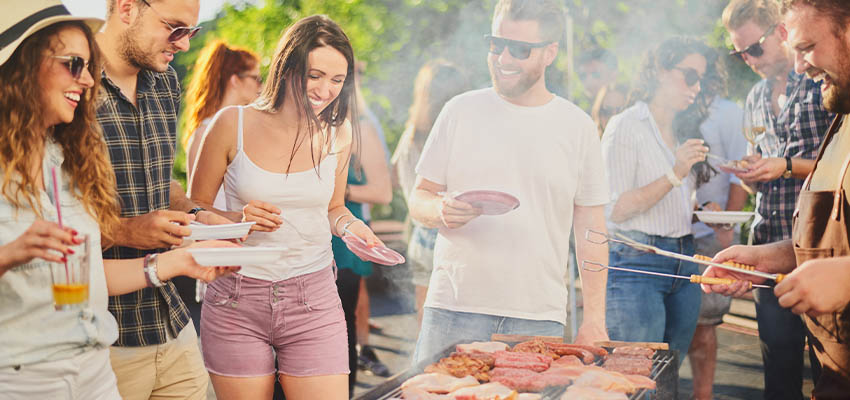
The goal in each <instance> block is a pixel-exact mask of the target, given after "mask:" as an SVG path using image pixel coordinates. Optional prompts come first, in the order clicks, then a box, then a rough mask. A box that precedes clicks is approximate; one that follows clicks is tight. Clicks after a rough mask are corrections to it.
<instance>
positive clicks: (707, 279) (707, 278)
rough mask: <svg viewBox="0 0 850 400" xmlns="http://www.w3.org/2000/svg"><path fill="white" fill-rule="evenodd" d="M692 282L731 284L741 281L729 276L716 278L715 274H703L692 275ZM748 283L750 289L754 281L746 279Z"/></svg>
mask: <svg viewBox="0 0 850 400" xmlns="http://www.w3.org/2000/svg"><path fill="white" fill-rule="evenodd" d="M691 282H693V283H704V284H706V285H731V284H733V283H735V282H741V281H739V280H736V279H729V278H715V277H713V276H702V275H691ZM744 282H745V283H746V284H747V287H748V289H752V288H753V283H752V282H750V281H744Z"/></svg>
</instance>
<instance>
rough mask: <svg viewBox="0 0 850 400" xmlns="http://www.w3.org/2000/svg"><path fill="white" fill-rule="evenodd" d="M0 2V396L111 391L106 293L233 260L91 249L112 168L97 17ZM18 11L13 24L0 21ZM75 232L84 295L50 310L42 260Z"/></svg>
mask: <svg viewBox="0 0 850 400" xmlns="http://www.w3.org/2000/svg"><path fill="white" fill-rule="evenodd" d="M2 11H3V16H2V17H0V31H2V32H13V33H12V35H11V36H7V38H9V39H10V41H9V42H7V43H6V44H4V45H3V46H1V47H0V108H2V109H3V110H4V112H3V113H2V114H0V126H3V127H4V128H3V129H2V130H0V175H2V176H3V178H2V179H0V319H2V320H3V329H2V330H0V342H2V343H3V346H2V349H0V397H2V398H3V399H15V400H17V399H20V400H24V399H27V400H28V399H60V398H61V399H80V400H82V399H86V400H88V399H93V400H117V399H120V398H121V395H120V394H119V392H118V386H117V382H116V379H115V374H114V373H113V371H112V367H111V365H110V362H109V345H110V344H112V343H113V342H114V341H115V340H116V339H117V338H118V325H117V323H116V321H115V318H114V317H113V316H112V314H110V313H109V310H108V309H107V303H108V295H118V294H122V293H128V292H133V291H136V290H139V289H141V288H144V287H150V286H151V285H152V282H153V281H151V279H150V278H151V276H153V277H154V281H156V282H159V281H167V280H169V279H171V278H172V277H174V276H176V275H178V274H186V275H190V276H192V277H194V278H203V279H214V278H215V277H217V276H220V275H222V274H225V273H229V272H230V271H232V270H235V268H221V269H219V268H215V269H212V268H204V267H201V266H199V265H198V264H196V263H195V261H194V259H193V258H192V257H191V256H190V255H189V253H188V251H187V250H186V249H178V250H173V251H169V252H166V253H162V254H158V255H157V256H156V257H146V258H136V259H127V260H103V259H102V258H101V254H100V247H101V244H104V245H107V246H108V245H109V243H111V240H112V238H113V235H114V234H115V230H116V229H117V225H118V203H117V200H116V198H117V196H116V191H115V175H114V173H113V172H112V168H111V165H110V163H109V156H108V154H107V150H106V146H105V145H104V143H103V139H102V136H101V131H100V128H99V126H98V124H97V122H96V119H95V106H96V103H97V101H98V99H97V85H98V84H99V82H100V74H99V72H100V71H101V68H102V63H101V60H102V58H101V56H100V54H99V50H98V48H97V45H96V44H95V39H94V33H93V31H97V30H99V29H100V27H101V25H102V24H103V20H100V19H94V18H78V17H74V16H72V15H70V14H69V13H68V10H67V9H66V8H65V7H64V6H63V5H62V3H61V2H60V1H58V0H33V1H29V2H26V3H21V4H20V5H17V6H15V7H12V8H8V7H3V9H2ZM23 21H26V23H27V25H26V27H25V29H23V30H20V31H10V29H12V27H14V26H15V25H16V24H19V23H22V22H23ZM53 170H55V171H56V175H57V177H58V178H61V179H58V181H57V184H58V187H57V188H56V192H54V191H53V190H51V186H52V185H51V181H52V179H51V178H52V176H53V175H52V171H53ZM55 194H58V195H59V199H57V198H56V197H54V195H55ZM60 199H61V200H60ZM57 201H59V202H60V203H61V222H62V223H64V228H63V227H62V225H60V218H59V212H58V209H59V208H60V207H59V206H57V205H56V203H57ZM85 236H87V237H88V245H89V248H90V249H93V250H92V251H91V252H90V253H89V254H88V257H87V258H86V259H85V260H84V261H83V262H88V263H89V278H88V282H89V285H88V293H87V295H88V296H87V297H88V302H87V305H85V306H80V307H83V308H81V309H72V310H56V309H55V308H54V296H53V290H52V281H53V280H52V276H51V270H52V268H53V267H54V266H55V263H59V264H61V263H62V262H63V261H67V258H66V257H68V256H70V255H72V254H74V251H73V249H72V248H71V247H70V246H76V245H81V244H82V243H83V241H84V239H83V237H85ZM193 246H194V247H210V246H216V247H221V246H234V247H235V246H236V245H234V244H231V243H226V242H206V243H203V244H195V245H193ZM78 251H79V248H78ZM77 256H82V255H81V254H77ZM66 268H67V266H66ZM150 273H152V274H153V275H150ZM70 388H73V391H70Z"/></svg>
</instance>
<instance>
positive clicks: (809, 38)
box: [703, 0, 850, 400]
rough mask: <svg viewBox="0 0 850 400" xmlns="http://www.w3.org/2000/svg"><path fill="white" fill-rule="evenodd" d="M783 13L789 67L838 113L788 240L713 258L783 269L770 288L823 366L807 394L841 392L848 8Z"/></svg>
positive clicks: (846, 282) (812, 4)
mask: <svg viewBox="0 0 850 400" xmlns="http://www.w3.org/2000/svg"><path fill="white" fill-rule="evenodd" d="M782 13H783V14H784V26H783V28H784V29H783V30H782V31H781V39H782V40H784V41H785V42H786V43H787V45H788V47H789V48H790V49H793V51H794V52H795V53H796V54H795V56H794V63H795V72H796V73H798V74H803V73H805V74H806V75H807V76H808V77H809V78H813V79H815V80H816V82H815V83H816V87H818V88H819V89H820V90H819V94H821V95H822V98H823V107H824V108H826V110H827V111H829V112H832V113H837V114H838V115H837V117H836V118H835V120H834V121H833V123H832V125H831V127H830V129H829V130H828V132H827V134H826V137H825V138H824V144H823V146H821V148H820V150H819V153H818V156H817V158H816V159H815V165H814V166H813V170H812V172H811V174H810V175H809V176H808V177H807V179H806V181H807V182H808V184H806V185H804V186H803V188H802V190H801V192H800V195H799V198H798V202H797V209H796V211H795V221H794V226H793V232H792V235H791V239H789V240H783V241H781V242H774V243H768V244H763V245H759V246H734V247H732V248H730V249H728V250H726V251H724V252H721V253H720V254H718V255H717V257H715V260H716V261H718V262H722V261H724V260H735V261H738V262H742V263H747V264H749V265H753V266H755V267H756V269H757V270H759V271H764V272H769V273H783V274H788V275H787V276H786V277H785V278H784V279H783V280H782V281H781V282H779V283H778V284H777V285H776V287H775V288H774V289H773V294H774V295H776V297H777V302H778V304H779V305H780V306H782V307H784V308H785V309H787V310H790V311H791V312H793V313H794V314H799V315H804V316H805V322H806V326H807V328H808V331H809V332H808V338H809V340H810V352H812V353H815V354H816V355H817V358H818V360H819V362H820V363H821V364H822V368H823V369H822V371H821V373H820V374H819V375H818V376H817V377H816V378H815V387H814V389H813V390H812V398H813V399H829V400H831V399H846V398H847V394H848V393H850V346H848V344H847V340H846V338H847V337H848V335H850V326H849V325H850V324H848V322H847V321H848V319H847V316H848V314H850V309H848V302H850V296H848V293H850V290H848V288H850V269H848V268H847V263H848V261H850V260H848V254H850V241H848V237H850V236H848V228H847V221H846V217H845V214H846V211H847V206H846V193H847V191H848V188H850V179H848V175H847V171H848V156H850V146H848V143H850V141H848V138H850V132H848V127H850V125H848V124H847V114H848V113H850V83H848V82H850V40H848V36H847V26H848V23H850V7H848V6H847V3H846V2H845V1H840V0H828V1H811V0H808V1H800V0H785V1H783V2H782ZM838 199H845V200H841V201H838ZM839 216H840V217H839ZM705 275H707V276H719V277H734V278H736V279H746V280H749V281H752V282H753V283H764V279H761V278H758V277H753V276H752V275H742V274H737V273H734V272H731V271H726V270H717V269H714V268H709V269H708V270H707V271H706V273H705ZM703 290H706V291H711V292H719V293H724V294H727V295H735V296H739V295H742V294H743V293H745V292H746V291H747V290H748V289H747V287H746V286H744V285H742V284H735V285H712V286H706V287H704V288H703ZM795 383H796V382H795ZM793 394H794V395H795V397H797V393H793Z"/></svg>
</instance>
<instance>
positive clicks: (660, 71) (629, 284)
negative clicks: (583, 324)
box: [585, 37, 711, 362]
mask: <svg viewBox="0 0 850 400" xmlns="http://www.w3.org/2000/svg"><path fill="white" fill-rule="evenodd" d="M707 49H708V47H707V46H705V45H704V44H703V43H701V42H699V41H697V40H695V39H690V38H682V37H674V38H671V39H667V40H665V41H663V42H662V43H661V44H660V45H658V46H657V47H656V48H655V49H654V50H651V51H649V52H648V53H647V55H646V57H645V60H644V62H643V64H642V66H641V69H640V71H639V74H638V76H637V78H636V80H635V82H634V86H633V89H632V92H631V93H630V94H629V100H630V104H632V106H631V107H629V108H628V109H626V110H625V111H623V112H622V113H620V114H617V115H615V116H614V117H613V118H611V121H610V122H609V123H608V126H607V128H606V129H605V134H604V135H603V136H602V157H603V159H604V160H605V165H606V167H607V171H608V179H609V180H610V188H611V193H612V197H613V201H612V202H611V203H610V204H609V206H608V208H607V210H606V211H607V219H608V221H609V226H608V230H609V231H610V232H614V233H618V234H621V235H623V236H627V237H629V238H631V239H632V240H635V241H638V242H640V243H644V244H648V245H652V246H656V247H659V248H661V249H664V250H668V251H673V252H676V253H680V254H686V255H692V254H693V253H694V237H693V234H692V227H691V220H692V218H693V210H694V206H695V204H694V200H693V199H694V192H695V191H696V189H697V188H698V187H699V186H700V185H702V184H704V183H705V182H707V181H708V180H709V178H710V176H711V175H710V174H711V170H710V167H709V166H708V165H707V164H706V163H704V162H703V161H705V155H706V153H707V152H708V150H709V149H708V148H707V147H705V144H704V140H703V139H702V135H701V134H700V132H699V126H700V124H701V123H702V122H703V121H704V120H705V118H706V114H707V113H706V112H705V110H703V109H702V108H701V107H691V105H692V104H694V102H695V101H696V100H697V98H698V97H697V96H698V94H699V93H700V88H701V86H700V81H701V80H702V78H703V76H704V75H705V73H706V70H707V69H708V60H707V59H706V56H705V54H706V52H707ZM609 248H610V251H609V256H608V259H609V262H610V265H616V266H618V267H625V268H633V269H641V270H647V271H651V272H659V273H667V274H676V275H684V276H688V275H690V274H696V273H698V272H699V269H698V268H697V266H696V264H693V263H690V262H686V261H679V260H675V259H671V258H667V257H662V256H659V255H656V254H651V253H645V252H641V251H638V250H634V249H632V248H631V247H629V246H627V245H625V244H622V243H612V244H609ZM606 299H607V302H606V311H605V315H606V325H607V327H608V334H609V335H610V337H611V339H612V340H623V341H630V342H667V343H670V348H671V349H673V350H678V351H679V354H685V353H686V352H687V351H688V346H689V345H690V343H691V338H693V334H694V329H695V328H696V323H697V315H698V312H697V310H698V309H699V304H700V289H699V287H698V286H696V285H693V284H691V283H689V282H687V281H683V280H680V279H672V278H663V277H658V276H649V275H643V274H637V273H634V272H627V271H617V270H611V271H609V272H608V292H607V295H606ZM585 304H587V303H586V302H585ZM680 362H681V360H680Z"/></svg>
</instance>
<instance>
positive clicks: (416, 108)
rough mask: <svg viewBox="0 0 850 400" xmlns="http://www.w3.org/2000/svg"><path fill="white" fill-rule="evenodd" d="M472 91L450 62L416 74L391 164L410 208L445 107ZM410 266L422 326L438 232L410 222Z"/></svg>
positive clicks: (438, 62)
mask: <svg viewBox="0 0 850 400" xmlns="http://www.w3.org/2000/svg"><path fill="white" fill-rule="evenodd" d="M469 89H470V84H469V79H468V78H467V77H466V74H465V73H464V72H463V71H462V70H461V69H460V68H459V67H458V66H456V65H454V64H452V63H450V62H448V61H446V60H441V59H437V60H433V61H429V62H428V63H426V64H425V65H424V66H422V68H421V69H419V73H417V74H416V81H415V82H414V84H413V103H412V104H411V105H410V109H409V110H408V111H407V122H406V123H405V125H404V133H402V134H401V138H399V140H398V146H396V149H395V152H394V153H393V157H392V160H391V163H392V165H393V172H394V173H395V177H396V181H397V182H398V185H399V186H400V187H401V192H402V195H403V196H404V201H405V202H407V203H408V204H410V195H411V193H412V192H413V189H414V184H415V182H416V171H415V168H416V163H417V162H418V161H419V156H420V155H421V154H422V148H423V147H424V146H425V141H426V139H428V134H429V133H430V132H431V128H432V127H433V126H434V121H436V119H437V115H438V114H439V113H440V110H442V109H443V105H445V104H446V102H448V101H449V100H451V99H452V98H453V97H455V96H457V95H459V94H461V93H463V92H465V91H467V90H469ZM406 225H407V226H406V227H405V231H406V232H409V234H408V244H407V254H406V255H407V262H408V264H409V265H410V269H411V271H412V272H413V279H412V280H413V285H414V286H415V287H416V317H417V319H418V320H419V323H420V326H421V324H422V312H423V305H424V304H425V296H426V295H427V293H428V281H429V280H430V279H431V270H432V269H433V268H434V242H435V241H436V240H437V229H429V228H425V227H424V226H422V225H421V224H419V223H418V222H416V221H413V220H412V219H411V218H408V220H407V224H406Z"/></svg>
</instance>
